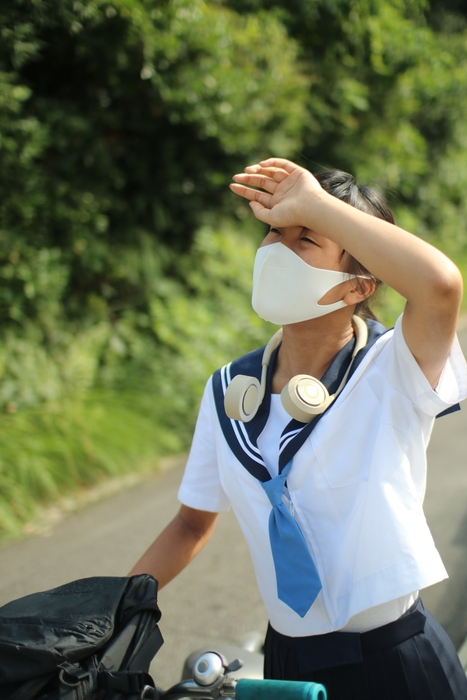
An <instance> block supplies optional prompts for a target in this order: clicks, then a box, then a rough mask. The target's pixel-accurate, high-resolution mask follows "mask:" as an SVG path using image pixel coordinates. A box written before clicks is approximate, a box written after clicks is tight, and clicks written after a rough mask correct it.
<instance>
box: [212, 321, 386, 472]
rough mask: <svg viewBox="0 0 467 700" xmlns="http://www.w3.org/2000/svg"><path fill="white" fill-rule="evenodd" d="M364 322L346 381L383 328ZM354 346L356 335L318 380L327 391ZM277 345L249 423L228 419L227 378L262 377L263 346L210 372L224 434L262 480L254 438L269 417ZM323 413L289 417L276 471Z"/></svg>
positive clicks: (333, 389)
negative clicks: (305, 418) (304, 419)
mask: <svg viewBox="0 0 467 700" xmlns="http://www.w3.org/2000/svg"><path fill="white" fill-rule="evenodd" d="M366 323H367V325H368V342H367V344H366V345H365V347H364V348H362V349H361V350H360V351H359V352H358V353H357V355H356V356H355V359H354V361H353V364H352V367H351V370H350V372H349V376H348V377H347V381H348V380H349V378H350V377H351V376H352V374H353V373H354V372H355V370H356V368H357V367H358V365H359V364H360V362H361V361H362V360H363V358H364V357H365V355H366V354H367V352H368V350H369V349H370V348H371V347H372V346H373V345H374V343H375V342H376V340H377V339H378V338H379V337H380V336H381V335H383V333H385V332H386V329H385V328H384V326H383V325H382V324H381V323H378V322H377V321H373V320H367V321H366ZM354 346H355V338H353V339H352V340H350V341H349V342H348V343H347V344H346V345H345V346H344V347H343V348H342V349H341V350H340V351H339V352H338V353H337V355H336V356H335V357H334V359H333V360H332V362H331V364H330V365H329V367H328V368H327V370H326V372H325V373H324V375H323V377H322V378H321V382H322V383H323V384H324V385H325V387H326V388H327V389H328V391H329V393H330V394H333V393H335V392H336V391H337V389H338V387H339V385H340V383H341V381H342V378H343V376H344V374H345V372H346V371H347V368H348V367H349V364H350V362H351V360H352V352H353V349H354ZM279 347H280V346H279ZM279 347H277V348H276V349H275V350H274V352H273V354H272V356H271V362H270V364H269V368H268V373H267V381H266V393H265V396H264V399H263V401H262V403H261V406H260V407H259V409H258V412H257V414H256V416H255V417H254V418H253V419H252V420H251V421H249V422H248V423H242V422H241V421H237V420H234V419H231V418H229V417H228V416H227V415H226V413H225V409H224V394H225V390H226V388H227V386H228V384H229V382H230V381H231V380H232V378H233V377H235V376H236V375H237V374H245V375H247V376H250V377H256V378H257V379H258V381H259V380H260V379H261V360H262V357H263V352H264V347H262V348H259V349H258V350H254V351H253V352H250V353H248V354H247V355H243V356H242V357H240V358H238V359H237V360H235V361H234V362H231V363H230V364H229V365H225V366H224V367H222V368H221V369H219V370H217V372H215V373H214V375H213V392H214V401H215V406H216V411H217V415H218V418H219V423H220V426H221V429H222V432H223V435H224V437H225V439H226V441H227V443H228V445H229V447H230V449H231V450H232V452H233V453H234V455H235V456H236V458H237V459H238V460H239V462H241V464H242V465H243V466H244V467H245V468H246V469H247V471H248V472H249V473H250V474H251V475H252V476H254V477H255V478H257V479H258V480H259V481H263V482H264V481H269V480H270V479H271V475H270V474H269V471H268V470H267V468H266V464H265V462H264V459H263V457H262V455H261V452H260V450H259V449H258V445H257V440H258V437H259V436H260V435H261V433H262V431H263V430H264V427H265V425H266V423H267V420H268V417H269V411H270V406H271V384H272V376H273V373H274V366H275V362H276V358H277V353H278V351H279ZM331 405H332V404H331ZM327 410H328V409H327ZM324 415H326V411H324V413H321V414H320V415H318V416H316V417H315V418H313V420H311V421H310V422H309V423H301V422H300V421H297V420H295V419H291V421H290V422H289V423H288V424H287V426H286V427H285V429H284V430H283V432H282V435H281V438H280V443H279V473H281V472H282V470H283V468H284V467H285V466H286V465H287V464H288V463H289V462H290V460H291V459H292V458H293V457H294V455H295V454H296V453H297V452H298V450H299V449H300V447H301V446H302V445H303V443H304V442H305V440H306V439H307V438H308V436H309V435H310V433H311V432H312V430H313V429H314V428H315V427H316V425H317V424H318V422H319V421H320V420H321V419H322V418H323V416H324Z"/></svg>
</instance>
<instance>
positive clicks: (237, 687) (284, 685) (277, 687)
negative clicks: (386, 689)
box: [147, 678, 327, 700]
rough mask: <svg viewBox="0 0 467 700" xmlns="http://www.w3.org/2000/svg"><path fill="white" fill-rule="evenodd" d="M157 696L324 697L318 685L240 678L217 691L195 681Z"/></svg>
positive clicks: (202, 699)
mask: <svg viewBox="0 0 467 700" xmlns="http://www.w3.org/2000/svg"><path fill="white" fill-rule="evenodd" d="M226 680H227V679H226ZM147 697H148V698H149V697H151V696H150V695H148V696H147ZM159 697H160V698H161V700H182V699H188V698H194V699H195V700H214V699H219V698H234V700H284V698H286V700H326V698H327V694H326V690H325V688H324V686H322V685H321V684H320V683H311V682H305V681H276V680H269V679H264V680H256V679H255V680H253V679H249V678H240V680H238V681H234V680H233V679H229V682H226V683H225V685H223V686H222V689H221V690H220V692H219V688H215V689H214V688H212V687H211V688H209V687H202V686H200V685H198V684H196V683H195V682H194V681H182V682H181V683H177V685H174V686H173V687H172V688H169V690H166V691H162V690H161V689H160V688H159Z"/></svg>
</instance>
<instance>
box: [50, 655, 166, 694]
mask: <svg viewBox="0 0 467 700" xmlns="http://www.w3.org/2000/svg"><path fill="white" fill-rule="evenodd" d="M59 669H60V673H59V680H60V686H59V698H60V700H86V699H87V698H89V697H90V695H91V693H92V692H93V691H95V690H96V689H99V690H105V691H106V692H110V691H117V692H119V693H124V694H126V695H131V696H134V697H135V698H138V699H140V698H143V699H147V700H153V698H154V699H156V698H157V695H158V694H157V690H156V686H155V683H154V681H153V679H152V678H151V676H150V675H149V673H146V672H144V671H97V670H95V669H89V670H87V669H83V668H81V667H80V666H79V665H78V664H70V663H68V662H65V663H63V664H60V666H59Z"/></svg>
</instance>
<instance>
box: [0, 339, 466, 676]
mask: <svg viewBox="0 0 467 700" xmlns="http://www.w3.org/2000/svg"><path fill="white" fill-rule="evenodd" d="M460 338H461V343H462V345H463V348H464V352H467V328H466V329H464V330H463V331H461V333H460ZM466 445H467V409H466V408H464V410H463V411H461V412H459V413H456V414H453V415H451V416H449V417H446V418H443V419H441V420H439V422H437V425H436V426H435V431H434V435H433V438H432V441H431V444H430V448H429V460H430V468H429V482H428V491H427V497H426V513H427V518H428V521H429V523H430V526H431V529H432V532H433V534H434V537H435V540H436V542H437V544H438V547H439V549H440V551H441V554H442V556H443V559H444V561H445V564H446V567H447V569H448V571H449V573H450V576H451V578H450V579H449V580H448V581H444V582H442V583H440V584H437V585H436V586H433V587H432V588H430V589H428V590H426V591H425V592H424V596H423V597H424V600H425V603H426V604H427V607H429V608H430V609H431V610H432V611H433V612H434V614H435V615H436V616H437V617H438V618H439V619H440V621H441V622H442V623H443V624H444V625H445V627H446V628H447V629H448V631H449V633H450V635H451V637H452V639H453V641H454V642H455V644H456V645H457V647H459V646H460V644H461V643H462V641H463V639H464V637H465V636H466V635H467V469H465V468H464V463H465V454H466ZM182 470H183V461H182V460H180V462H179V464H176V465H175V466H173V467H172V468H171V469H170V470H167V471H165V472H164V473H162V474H160V475H159V476H157V477H155V478H153V479H150V480H148V481H147V482H145V483H144V484H141V485H139V486H137V487H134V488H132V489H129V490H126V491H124V492H121V493H119V494H118V495H116V496H112V497H109V498H107V499H105V500H103V501H101V502H99V503H96V504H93V505H91V506H88V507H86V508H85V509H84V510H82V511H80V512H78V513H74V514H72V515H70V516H68V517H67V518H66V519H65V520H64V521H63V522H61V523H60V524H58V525H57V526H56V527H55V528H54V529H53V530H52V531H51V532H50V533H49V534H48V535H47V536H41V537H34V538H30V539H28V540H25V541H23V542H20V543H15V544H12V545H9V546H7V547H5V548H3V549H1V550H0V572H1V574H0V605H2V604H3V603H5V602H7V601H9V600H12V599H13V598H16V597H19V596H21V595H26V594H27V593H30V592H33V591H38V590H44V589H47V588H51V587H53V586H56V585H60V584H61V583H65V582H67V581H71V580H73V579H76V578H81V577H86V576H93V575H124V574H125V573H126V572H127V571H128V570H129V569H130V568H131V566H132V564H133V563H134V561H135V560H136V559H137V558H138V557H139V555H140V554H141V553H142V552H143V551H144V550H145V549H146V547H147V546H148V545H149V544H150V542H151V541H152V539H153V538H154V536H155V535H156V534H157V532H158V531H159V530H160V529H161V528H162V527H163V525H164V524H165V523H166V522H168V520H169V519H170V518H171V517H172V516H173V515H174V514H175V512H176V510H177V508H178V505H177V502H176V497H175V494H176V490H177V486H178V483H179V481H180V477H181V473H182ZM160 605H161V608H162V613H163V617H162V621H161V629H162V632H163V635H164V637H165V644H164V646H163V647H162V649H161V651H160V652H159V654H158V655H157V656H156V659H155V661H154V664H153V667H152V672H153V673H154V676H155V678H156V679H157V682H158V683H159V685H161V686H162V687H164V686H168V685H169V684H171V683H172V682H175V681H176V680H178V677H179V674H180V672H181V668H182V663H183V659H184V658H185V657H186V656H187V655H188V653H189V652H191V651H192V650H193V649H195V648H197V647H198V646H200V645H204V644H208V645H212V644H214V645H215V644H216V642H219V641H223V642H227V643H238V642H239V641H241V640H242V638H243V637H244V636H245V635H246V634H247V633H248V632H250V631H252V630H259V631H263V630H264V629H265V626H266V616H265V612H264V609H263V605H262V603H261V600H260V598H259V596H258V593H257V591H256V586H255V583H254V576H253V571H252V567H251V564H250V561H249V557H248V553H247V551H246V547H245V544H244V542H243V539H242V536H241V534H240V532H239V530H238V526H237V524H236V522H235V519H234V518H233V516H232V515H231V514H225V515H223V516H221V518H220V523H219V526H218V528H217V530H216V533H215V535H214V537H213V540H212V541H211V542H210V543H209V544H208V546H207V547H206V548H205V550H204V551H203V552H202V553H201V554H200V555H199V557H198V558H197V559H196V560H195V561H194V562H193V563H192V564H191V565H190V567H189V568H188V569H187V570H186V571H185V572H183V573H182V574H181V575H180V576H179V577H178V578H177V579H176V580H175V581H174V582H173V583H172V584H171V585H170V586H169V587H168V588H166V589H164V590H163V591H161V593H160Z"/></svg>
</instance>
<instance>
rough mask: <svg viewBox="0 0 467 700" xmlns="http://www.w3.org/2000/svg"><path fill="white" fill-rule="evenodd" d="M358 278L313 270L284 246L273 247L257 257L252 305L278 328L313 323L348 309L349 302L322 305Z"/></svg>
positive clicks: (277, 244)
mask: <svg viewBox="0 0 467 700" xmlns="http://www.w3.org/2000/svg"><path fill="white" fill-rule="evenodd" d="M355 277H358V275H350V274H348V273H346V272H338V271H336V270H323V269H321V268H318V267H312V266H311V265H308V264H307V263H306V262H305V261H304V260H302V258H300V257H299V256H298V255H296V254H295V253H294V252H293V251H292V250H290V248H288V247H287V246H286V245H284V244H283V243H271V244H270V245H265V246H263V247H262V248H259V249H258V251H257V253H256V258H255V265H254V270H253V297H252V301H251V303H252V306H253V309H254V310H255V311H256V313H257V314H258V316H259V317H260V318H263V319H264V320H265V321H270V322H271V323H275V324H277V325H278V326H285V325H287V324H289V323H300V322H301V321H309V320H310V319H312V318H318V317H319V316H324V315H325V314H329V313H331V312H332V311H336V309H342V308H344V307H345V306H347V304H346V303H345V301H336V302H335V303H333V304H325V305H323V304H318V301H319V300H320V299H321V298H322V297H323V296H324V295H325V294H326V293H327V292H329V290H330V289H332V288H333V287H335V286H336V285H337V284H341V283H342V282H347V280H350V279H353V278H355Z"/></svg>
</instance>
